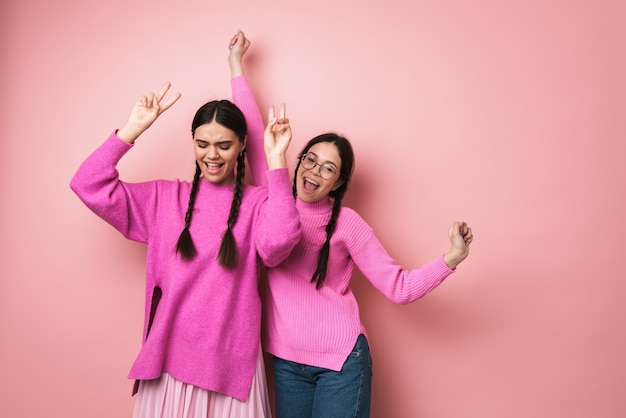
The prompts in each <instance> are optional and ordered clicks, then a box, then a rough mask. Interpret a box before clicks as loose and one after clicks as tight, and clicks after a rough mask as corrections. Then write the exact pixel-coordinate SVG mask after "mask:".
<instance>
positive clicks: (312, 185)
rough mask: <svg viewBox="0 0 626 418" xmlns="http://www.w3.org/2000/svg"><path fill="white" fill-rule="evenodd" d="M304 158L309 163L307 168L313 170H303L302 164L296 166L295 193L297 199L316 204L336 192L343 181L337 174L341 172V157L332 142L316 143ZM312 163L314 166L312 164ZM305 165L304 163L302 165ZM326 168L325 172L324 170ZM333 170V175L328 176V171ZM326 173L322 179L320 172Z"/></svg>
mask: <svg viewBox="0 0 626 418" xmlns="http://www.w3.org/2000/svg"><path fill="white" fill-rule="evenodd" d="M306 153H307V156H306V157H305V158H306V159H307V161H308V162H309V166H310V165H312V166H313V168H309V169H307V168H305V167H304V166H303V163H301V164H300V165H299V166H298V171H297V173H296V191H297V194H298V198H299V199H300V200H302V201H303V202H307V203H311V202H317V201H318V200H320V199H323V198H324V197H326V196H328V194H329V193H330V192H331V191H333V190H336V189H337V188H338V187H339V186H341V184H343V180H342V178H341V177H340V175H339V173H340V172H341V157H340V156H339V151H338V149H337V147H336V146H335V144H333V143H332V142H318V143H317V144H315V145H313V146H312V147H311V148H309V149H308V150H307V151H306ZM313 161H314V162H315V164H313ZM304 164H305V165H306V162H305V163H304ZM325 168H326V170H325ZM330 168H334V171H335V174H334V175H330V172H329V170H328V169H330ZM324 170H325V171H326V172H327V173H328V174H325V175H324V177H329V178H328V179H326V178H324V177H322V174H323V173H322V172H321V171H324Z"/></svg>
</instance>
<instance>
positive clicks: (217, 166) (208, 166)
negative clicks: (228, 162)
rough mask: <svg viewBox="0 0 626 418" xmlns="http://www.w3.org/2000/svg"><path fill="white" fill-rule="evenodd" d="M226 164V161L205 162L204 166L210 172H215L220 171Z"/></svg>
mask: <svg viewBox="0 0 626 418" xmlns="http://www.w3.org/2000/svg"><path fill="white" fill-rule="evenodd" d="M223 166H224V163H207V162H205V163H204V167H205V168H206V170H207V171H208V172H209V173H214V172H217V171H219V170H220V169H221V168H222V167H223Z"/></svg>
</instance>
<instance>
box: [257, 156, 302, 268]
mask: <svg viewBox="0 0 626 418" xmlns="http://www.w3.org/2000/svg"><path fill="white" fill-rule="evenodd" d="M266 177H267V195H268V198H267V200H266V201H265V202H264V204H263V205H262V207H261V213H260V216H259V218H258V225H257V228H256V234H255V240H256V247H257V252H258V254H259V256H260V257H261V260H262V261H263V263H264V264H265V265H266V266H267V267H275V266H277V265H278V264H280V263H281V262H282V261H283V260H285V259H286V258H287V256H288V255H289V254H290V253H291V251H292V250H293V249H294V247H295V246H296V244H298V241H300V234H301V226H300V215H299V214H298V210H297V209H296V205H295V199H294V197H293V195H292V194H291V188H290V187H289V172H288V169H287V168H278V169H275V170H270V171H267V172H266Z"/></svg>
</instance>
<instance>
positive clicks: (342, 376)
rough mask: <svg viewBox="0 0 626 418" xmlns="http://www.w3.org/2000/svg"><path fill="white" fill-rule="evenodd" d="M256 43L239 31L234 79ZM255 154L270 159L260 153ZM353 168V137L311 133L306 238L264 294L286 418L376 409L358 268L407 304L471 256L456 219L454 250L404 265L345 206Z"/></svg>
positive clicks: (246, 108)
mask: <svg viewBox="0 0 626 418" xmlns="http://www.w3.org/2000/svg"><path fill="white" fill-rule="evenodd" d="M247 44H248V41H247V40H246V39H245V37H244V35H243V34H242V33H239V34H238V35H236V37H235V40H234V44H233V45H234V46H233V48H232V49H231V55H230V58H229V62H230V65H231V75H232V76H233V79H232V83H233V86H240V87H241V86H243V85H245V76H244V75H243V67H242V57H243V54H244V53H245V51H246V49H247V46H246V47H245V48H244V47H243V46H244V45H247ZM233 89H234V90H235V91H236V90H237V88H235V87H234V88H233ZM241 89H242V90H245V87H241ZM234 100H235V102H236V103H238V104H239V106H240V107H241V108H242V111H243V112H244V114H245V115H246V118H247V120H248V123H249V124H250V125H259V126H262V121H261V120H259V116H258V114H259V113H258V109H256V108H255V106H254V103H252V102H247V103H244V102H242V101H238V99H237V96H235V99H234ZM283 113H284V106H283V107H282V108H281V114H283ZM248 161H249V163H250V166H255V165H258V164H264V161H263V158H262V154H261V153H259V152H257V153H255V154H252V153H251V154H249V155H248ZM353 166H354V155H353V152H352V147H351V145H350V142H349V141H348V140H347V139H345V138H344V137H342V136H340V135H337V134H335V133H325V134H322V135H319V136H317V137H315V138H313V139H311V140H310V141H309V142H308V143H307V144H306V145H305V147H304V149H303V150H302V152H301V154H300V157H299V161H298V163H297V166H296V170H295V176H294V179H293V194H294V196H295V197H296V198H297V199H296V207H297V209H298V212H299V214H300V222H301V226H302V238H301V240H300V241H299V242H298V244H297V245H296V247H295V249H294V250H293V252H292V253H291V254H290V255H289V257H288V258H287V259H286V260H284V261H283V262H281V263H280V264H279V265H277V266H270V267H269V268H268V284H267V294H266V296H265V299H264V302H263V303H264V319H265V327H266V334H265V335H264V337H265V338H264V349H265V350H266V351H267V352H269V353H271V354H272V355H273V368H274V384H275V391H276V413H277V417H278V418H300V417H307V418H308V417H320V418H322V417H323V418H333V417H368V416H369V411H370V399H371V377H372V362H371V357H370V353H369V347H368V343H367V337H366V335H367V333H366V330H365V327H364V326H363V324H362V322H361V320H360V318H359V308H358V305H357V301H356V299H355V297H354V294H353V293H352V291H351V290H350V287H349V283H350V278H351V275H352V271H353V268H354V267H355V266H356V267H358V268H359V270H360V271H361V272H362V273H363V275H364V276H365V277H366V278H367V279H368V280H370V281H371V282H372V284H373V285H374V286H375V287H376V288H377V289H378V290H380V291H381V292H382V293H383V294H384V295H385V296H386V297H388V298H389V299H390V300H392V301H393V302H395V303H402V304H404V303H410V302H413V301H415V300H417V299H419V298H421V297H422V296H424V295H426V294H427V293H429V292H430V291H432V290H433V289H434V288H436V287H437V286H438V285H439V284H441V283H442V281H443V280H444V279H445V278H446V277H448V276H449V275H450V274H451V273H452V272H453V271H454V269H455V268H456V267H457V266H458V265H459V264H460V263H461V262H462V261H463V260H464V259H465V258H466V257H467V256H468V254H469V245H470V243H471V242H472V240H473V235H472V230H471V228H470V227H469V226H468V225H467V224H466V223H465V222H454V223H453V224H452V226H451V227H450V229H449V239H450V249H449V250H448V251H447V252H446V253H445V254H443V255H442V256H441V257H438V258H437V259H435V260H433V261H432V262H431V263H429V264H426V265H424V266H422V267H421V268H419V269H414V270H407V269H404V268H402V267H401V266H399V265H398V264H397V263H396V262H395V261H394V260H393V259H392V258H391V257H390V256H389V255H388V253H387V252H386V251H385V249H384V248H383V246H382V245H381V243H380V242H379V241H378V239H377V238H376V236H375V234H374V232H373V231H372V228H371V227H370V226H369V225H368V224H367V223H366V222H365V221H364V220H363V219H362V218H361V217H360V216H359V215H358V214H357V213H356V212H355V211H354V210H352V209H350V208H346V207H343V206H342V204H341V202H342V200H343V197H344V195H345V193H346V191H347V189H348V185H349V183H350V178H351V176H352V171H353Z"/></svg>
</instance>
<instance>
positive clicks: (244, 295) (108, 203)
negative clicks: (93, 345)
mask: <svg viewBox="0 0 626 418" xmlns="http://www.w3.org/2000/svg"><path fill="white" fill-rule="evenodd" d="M130 148H132V146H131V145H129V144H127V143H125V142H123V141H122V140H120V139H119V138H118V137H116V135H115V134H112V135H111V136H110V137H109V138H108V139H107V140H106V142H105V143H104V144H103V145H101V146H100V147H99V148H98V149H97V150H96V151H95V152H94V153H93V154H92V155H91V156H90V157H88V158H87V160H85V161H84V162H83V164H82V165H81V166H80V168H79V169H78V171H77V173H76V174H75V175H74V178H73V179H72V181H71V188H72V190H74V192H75V193H76V194H77V195H78V197H79V198H80V199H81V200H82V201H83V202H84V203H85V204H86V205H87V206H88V207H89V208H90V209H91V210H92V211H93V212H95V213H96V214H97V215H98V216H100V217H101V218H102V219H104V220H105V221H107V222H108V223H110V224H111V225H112V226H113V227H115V228H116V229H117V230H118V231H120V232H121V233H122V234H123V235H124V236H125V237H126V238H128V239H131V240H135V241H139V242H143V243H146V244H147V263H146V297H145V322H144V333H143V336H144V338H143V344H142V347H141V350H140V352H139V354H138V356H137V358H136V360H135V362H134V364H133V366H132V368H131V370H130V373H129V378H131V379H155V378H158V377H159V376H160V375H161V374H162V373H163V372H167V373H169V374H170V375H172V376H173V377H174V378H176V379H178V380H180V381H183V382H185V383H189V384H193V385H195V386H198V387H201V388H204V389H207V390H211V391H216V392H221V393H224V394H227V395H229V396H232V397H234V398H237V399H240V400H245V399H247V397H248V393H249V391H250V386H251V382H252V377H253V374H254V370H255V363H256V358H257V354H258V348H259V341H260V321H261V303H260V298H259V294H258V270H259V267H260V265H259V259H260V260H261V261H262V262H263V263H264V264H266V265H270V266H274V265H277V264H278V263H280V262H281V261H282V260H283V259H284V258H285V257H286V256H287V255H288V254H289V252H290V251H291V250H292V249H293V247H294V245H295V244H296V242H297V241H298V240H299V238H300V227H299V221H298V213H297V211H296V209H295V205H294V199H293V196H292V195H291V192H290V187H289V176H288V173H287V169H286V168H282V169H276V170H272V171H268V172H267V185H268V186H267V188H258V187H252V186H245V188H244V191H243V199H242V202H241V209H240V213H239V218H238V220H237V223H236V224H235V226H234V228H233V234H234V236H235V240H236V242H237V251H238V263H237V266H236V267H234V268H224V267H222V266H220V265H219V263H218V261H217V253H218V249H219V245H220V242H221V236H222V234H223V233H224V231H225V229H226V223H227V218H228V214H229V211H230V206H231V201H232V199H233V188H234V185H232V184H212V183H210V182H208V181H205V180H203V179H201V180H200V183H199V186H198V187H199V189H198V193H197V197H196V202H195V206H194V214H193V218H192V221H191V226H190V233H191V236H192V238H193V240H194V243H195V246H196V248H197V251H198V253H197V255H196V257H195V258H194V259H193V260H191V261H185V260H182V259H181V257H180V255H179V254H177V253H176V243H177V240H178V237H179V235H180V233H181V231H182V230H183V227H184V218H185V213H186V211H187V207H188V202H189V195H190V190H191V183H189V182H186V181H166V180H156V181H149V182H144V183H133V184H131V183H126V182H123V181H121V180H119V178H118V172H117V170H116V168H115V167H116V164H117V163H118V161H119V160H120V158H121V157H122V156H123V155H124V154H125V153H126V152H127V151H128V150H129V149H130ZM111 261H112V260H111ZM151 313H153V315H152V316H153V318H152V319H151Z"/></svg>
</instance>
